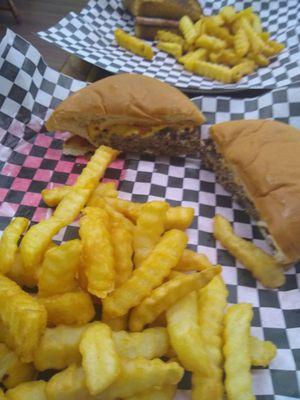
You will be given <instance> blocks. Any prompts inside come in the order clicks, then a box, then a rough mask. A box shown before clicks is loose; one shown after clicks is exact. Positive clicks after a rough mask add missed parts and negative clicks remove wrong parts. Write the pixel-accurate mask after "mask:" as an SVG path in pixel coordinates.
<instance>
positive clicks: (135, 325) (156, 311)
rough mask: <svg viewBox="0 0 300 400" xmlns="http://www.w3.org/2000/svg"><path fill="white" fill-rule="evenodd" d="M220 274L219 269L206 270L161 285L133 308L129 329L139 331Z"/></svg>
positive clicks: (182, 275)
mask: <svg viewBox="0 0 300 400" xmlns="http://www.w3.org/2000/svg"><path fill="white" fill-rule="evenodd" d="M220 272H221V268H220V267H213V268H206V269H205V270H204V271H202V272H198V273H194V274H187V275H186V274H180V275H179V276H176V277H174V278H173V279H170V280H169V281H167V282H165V283H163V284H162V285H161V286H159V287H158V288H156V289H154V290H153V291H152V293H151V294H150V296H149V297H146V298H145V299H144V300H143V301H142V302H141V303H140V304H139V305H138V306H137V307H135V308H133V310H132V311H131V314H130V319H129V329H130V330H131V331H135V332H138V331H141V330H142V329H143V328H144V326H145V325H147V324H150V323H151V322H153V321H154V320H155V319H156V318H157V317H158V316H159V315H160V314H161V313H163V312H164V311H166V310H167V309H168V308H170V307H171V306H172V305H173V304H175V303H176V302H177V301H178V300H180V299H181V298H182V297H184V296H186V295H187V294H188V293H190V292H192V291H193V290H197V289H200V288H201V287H203V286H205V285H207V284H208V283H209V282H210V281H211V280H212V279H213V278H214V276H216V275H217V274H219V273H220Z"/></svg>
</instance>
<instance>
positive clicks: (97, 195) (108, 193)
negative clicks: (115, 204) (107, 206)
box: [88, 182, 118, 207]
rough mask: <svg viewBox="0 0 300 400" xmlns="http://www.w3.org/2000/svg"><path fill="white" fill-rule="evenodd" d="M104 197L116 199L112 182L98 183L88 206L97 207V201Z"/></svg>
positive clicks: (115, 191)
mask: <svg viewBox="0 0 300 400" xmlns="http://www.w3.org/2000/svg"><path fill="white" fill-rule="evenodd" d="M105 197H113V198H116V197H118V191H117V188H116V184H115V183H114V182H106V183H99V185H98V186H97V187H96V189H95V190H94V191H93V193H92V195H91V197H90V198H89V201H88V206H91V207H97V201H98V200H99V199H103V198H105Z"/></svg>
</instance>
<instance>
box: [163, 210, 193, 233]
mask: <svg viewBox="0 0 300 400" xmlns="http://www.w3.org/2000/svg"><path fill="white" fill-rule="evenodd" d="M194 214H195V211H194V209H193V208H192V207H170V208H169V209H168V211H167V216H166V224H165V227H166V230H169V229H180V230H182V231H185V230H186V229H188V227H189V226H190V225H191V223H192V222H193V219H194Z"/></svg>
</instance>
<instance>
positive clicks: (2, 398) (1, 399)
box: [0, 389, 6, 400]
mask: <svg viewBox="0 0 300 400" xmlns="http://www.w3.org/2000/svg"><path fill="white" fill-rule="evenodd" d="M5 399H6V397H5V395H4V392H3V390H2V389H0V400H5Z"/></svg>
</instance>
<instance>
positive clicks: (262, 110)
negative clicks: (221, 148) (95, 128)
mask: <svg viewBox="0 0 300 400" xmlns="http://www.w3.org/2000/svg"><path fill="white" fill-rule="evenodd" d="M83 86H85V83H83V82H79V81H76V80H73V79H71V78H69V77H67V76H64V75H62V74H59V73H58V72H56V71H54V70H53V69H51V68H49V67H48V66H47V65H46V64H45V62H44V61H43V59H42V58H41V56H40V54H39V52H38V51H37V50H36V49H35V48H34V47H33V46H31V45H30V44H29V43H28V42H26V41H25V40H24V39H22V38H21V37H19V36H16V35H15V34H14V33H13V32H11V31H8V32H7V34H6V36H5V38H4V39H3V40H2V42H1V43H0V91H1V94H0V162H1V167H0V171H1V172H0V204H1V205H0V229H2V230H3V229H4V228H5V226H6V225H7V224H8V223H9V221H10V220H11V218H12V217H14V216H26V217H28V218H31V219H32V220H34V221H38V220H40V219H41V218H46V217H47V216H49V214H50V211H49V209H48V208H47V207H46V206H45V204H44V203H43V202H42V200H41V196H40V191H41V190H42V189H44V188H45V187H53V186H55V185H60V184H72V183H73V182H74V180H75V179H76V177H77V176H78V174H79V173H80V171H81V170H82V168H83V166H84V164H85V163H86V160H85V159H84V158H83V157H77V158H75V157H71V156H65V155H63V154H62V139H61V137H62V136H65V134H63V135H59V134H55V135H53V134H51V133H48V132H47V131H46V130H45V128H44V126H43V122H44V120H45V119H46V118H47V116H48V115H49V114H50V112H51V111H52V110H53V108H54V107H55V106H56V105H57V104H58V103H59V102H60V101H61V100H62V99H64V98H66V97H67V96H68V95H69V94H70V93H71V92H73V91H75V90H78V89H80V88H81V87H83ZM194 101H195V104H197V105H198V106H199V107H200V109H201V110H202V111H203V112H204V114H205V116H206V118H207V123H206V125H204V126H203V127H202V129H201V135H203V137H205V136H206V135H207V130H208V126H209V125H210V124H212V123H215V122H221V121H227V120H234V119H240V118H245V119H248V118H273V119H276V120H279V121H283V122H287V123H290V124H292V125H294V126H296V127H298V128H300V90H299V87H293V88H289V89H286V88H281V89H277V90H274V91H272V92H269V93H267V94H265V95H262V96H260V97H257V98H252V99H246V100H241V99H237V100H234V99H231V98H229V97H207V96H202V97H199V98H197V99H194ZM105 178H106V179H113V180H116V181H118V182H119V191H120V196H121V197H123V198H125V199H132V200H135V201H141V202H144V201H148V200H154V199H165V200H167V201H169V202H170V203H171V204H173V205H179V204H181V205H184V206H190V207H193V208H194V210H195V219H194V222H193V224H192V227H191V228H190V229H189V231H188V233H189V243H190V246H191V248H193V249H195V250H198V251H199V252H204V253H205V254H207V255H208V256H209V258H210V259H211V261H212V262H214V263H216V262H218V263H220V264H221V265H222V266H223V277H224V280H225V282H226V284H227V286H228V288H229V291H230V297H229V301H230V303H237V302H249V303H251V304H252V305H253V308H254V319H253V322H252V331H253V334H255V335H257V336H258V337H260V338H264V339H268V340H272V341H273V342H274V343H275V344H276V346H277V347H278V354H277V357H276V358H275V360H274V361H273V362H272V363H271V365H270V367H269V368H258V369H254V370H253V380H254V392H255V394H256V396H257V399H258V400H271V399H276V400H284V399H285V400H288V399H289V400H292V399H299V396H300V392H299V386H300V292H299V286H300V264H298V265H295V266H294V267H293V268H291V269H290V270H288V271H287V272H286V278H287V282H286V284H285V286H284V287H282V288H280V289H279V290H267V289H264V288H263V287H262V286H261V285H260V284H259V283H258V282H257V281H256V280H254V279H253V278H252V277H251V275H250V274H249V272H247V271H246V270H245V269H244V268H243V267H242V266H241V265H240V264H239V263H237V262H236V261H235V260H234V258H233V257H231V256H230V255H229V254H228V252H227V251H225V250H224V249H223V248H222V247H221V246H220V244H219V243H217V242H216V241H215V240H214V238H213V236H212V218H213V216H214V215H215V213H221V214H222V215H224V216H225V217H227V218H229V219H230V221H232V222H233V223H234V228H235V229H236V231H237V232H238V233H239V234H240V235H241V236H243V237H245V238H247V239H251V240H253V241H254V242H255V243H256V244H258V245H259V246H261V247H262V248H266V249H267V247H266V243H265V242H264V240H263V239H262V237H261V236H260V234H259V230H258V228H257V226H256V224H255V223H254V222H253V221H252V220H250V219H249V217H248V216H247V214H246V213H245V212H244V211H243V210H242V209H241V208H240V207H239V206H238V205H237V204H236V203H235V202H233V201H232V198H231V196H230V195H229V194H228V193H227V192H226V191H225V190H224V189H223V188H222V187H221V186H220V185H218V184H217V183H216V180H215V176H214V174H213V173H212V172H209V171H207V170H205V169H204V168H203V167H202V166H201V160H198V159H192V158H179V157H172V158H167V157H153V156H144V157H140V156H138V155H126V157H125V158H124V159H120V160H117V161H116V162H115V163H114V164H113V165H112V166H111V167H110V168H109V169H108V171H107V173H106V175H105ZM77 231H78V227H77V226H76V224H72V225H71V226H70V227H68V228H67V229H65V230H63V231H62V232H61V233H60V234H59V235H58V236H57V237H56V239H57V240H58V241H59V242H60V241H62V240H69V239H71V238H74V237H75V236H76V235H77ZM180 387H181V391H179V392H178V397H177V399H178V400H183V399H190V394H189V389H190V381H189V377H186V378H185V379H184V380H183V382H182V383H181V386H180ZM212 400H213V399H212Z"/></svg>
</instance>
